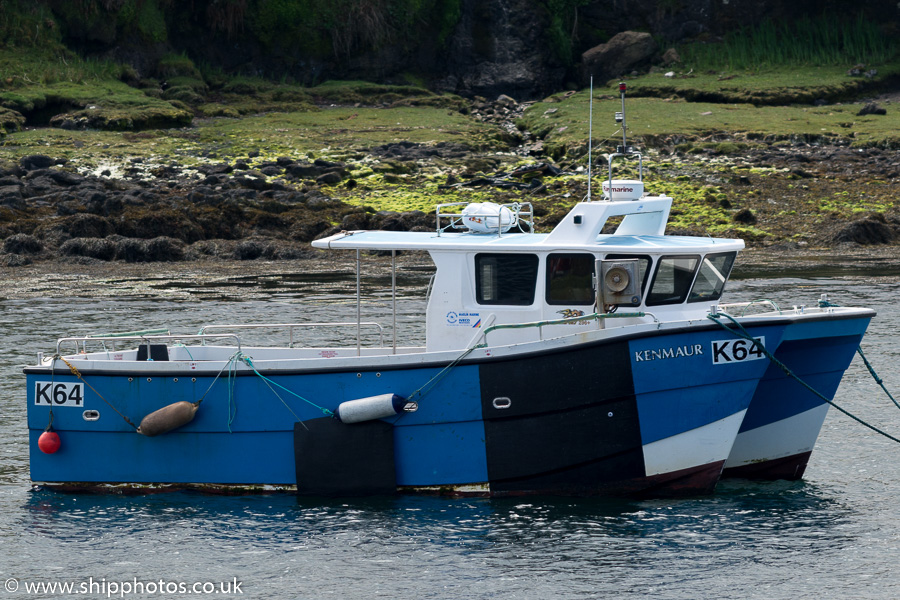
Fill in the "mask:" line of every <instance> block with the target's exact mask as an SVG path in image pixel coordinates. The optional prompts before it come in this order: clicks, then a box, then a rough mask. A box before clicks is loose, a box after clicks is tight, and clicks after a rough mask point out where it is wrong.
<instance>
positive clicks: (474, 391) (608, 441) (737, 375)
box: [26, 325, 784, 496]
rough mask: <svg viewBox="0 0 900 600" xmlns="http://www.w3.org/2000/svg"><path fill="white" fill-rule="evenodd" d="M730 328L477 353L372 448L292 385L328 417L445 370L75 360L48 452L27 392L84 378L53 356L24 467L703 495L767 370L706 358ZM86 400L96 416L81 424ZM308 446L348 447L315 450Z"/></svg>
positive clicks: (255, 483)
mask: <svg viewBox="0 0 900 600" xmlns="http://www.w3.org/2000/svg"><path fill="white" fill-rule="evenodd" d="M783 332H784V325H769V326H766V327H760V328H758V329H755V330H753V331H752V333H753V334H754V335H760V336H764V337H765V338H766V344H767V346H769V347H773V348H774V347H777V346H778V345H779V344H780V343H781V338H782V335H783ZM733 337H734V336H733V335H732V334H730V333H729V332H725V331H722V330H721V329H718V328H717V327H715V326H708V325H704V326H701V327H697V328H694V329H690V330H676V331H672V332H665V331H659V332H652V333H650V334H645V335H643V336H641V337H633V338H628V339H617V340H612V341H597V342H593V343H582V344H578V345H570V346H558V347H555V348H553V349H551V350H546V351H541V352H534V353H530V354H521V355H514V356H506V357H498V356H493V357H492V356H490V355H486V354H481V355H479V354H478V353H473V354H472V355H471V356H470V357H469V358H468V359H466V361H464V362H462V363H461V364H460V365H458V366H456V367H455V368H453V370H452V371H451V373H450V374H449V376H447V377H445V378H443V379H441V380H440V381H439V382H438V383H437V384H436V385H435V386H434V387H433V388H431V389H430V391H429V392H428V393H427V394H426V395H425V396H423V397H422V398H421V399H420V401H419V408H418V411H416V412H413V413H401V414H400V415H398V416H396V417H393V418H390V419H384V420H383V421H375V422H374V423H378V424H381V423H384V424H386V425H385V426H384V427H381V429H382V430H383V429H385V428H386V430H387V431H388V432H389V433H388V434H387V435H386V436H385V435H384V433H383V431H377V432H374V433H373V436H374V437H372V439H373V440H374V439H378V440H381V441H363V442H359V441H357V440H358V438H359V436H358V435H356V437H352V436H350V434H349V433H348V437H347V438H346V439H344V438H343V437H341V436H343V435H344V434H343V433H341V432H351V431H352V433H353V434H358V433H360V432H361V431H362V429H359V430H352V428H354V427H359V425H344V424H340V423H337V424H336V425H334V426H333V425H332V424H330V423H329V424H326V425H328V426H327V427H325V428H322V427H319V426H318V422H319V421H321V419H323V418H326V419H328V420H329V421H331V420H332V419H331V418H330V417H323V413H322V411H321V410H319V409H318V408H316V407H314V406H312V405H311V404H308V403H307V402H305V401H303V400H302V399H300V398H298V397H297V395H300V396H302V397H303V398H305V399H307V400H309V401H311V402H313V403H315V404H316V405H318V406H320V407H324V408H327V409H329V410H331V411H334V410H336V408H337V406H338V405H339V404H340V403H342V402H345V401H348V400H352V399H356V398H363V397H369V396H373V395H377V394H383V393H388V392H390V393H396V394H399V395H401V396H409V395H410V394H412V393H413V391H414V390H416V389H418V388H421V387H422V386H423V385H425V384H426V383H428V382H429V381H431V380H432V378H434V377H435V376H436V375H437V374H438V373H439V372H440V370H441V369H442V368H443V367H444V366H445V364H435V365H430V366H424V367H422V366H420V367H415V368H412V367H411V368H393V369H392V368H385V367H384V366H382V367H381V368H379V369H378V370H374V369H372V368H366V367H364V366H363V365H362V364H360V365H359V366H357V367H356V368H353V369H352V370H327V371H326V370H323V371H320V372H309V371H305V372H299V371H298V372H294V373H284V372H283V371H282V372H279V373H277V374H276V373H275V372H274V371H273V372H267V371H266V370H265V369H266V367H265V366H264V364H263V361H256V364H257V368H259V369H260V372H261V373H263V374H264V375H266V376H267V377H268V378H270V380H271V382H272V383H271V384H270V383H269V382H267V381H265V380H264V379H262V378H261V377H260V376H258V375H257V374H255V373H253V372H252V371H248V370H241V371H239V372H238V373H237V374H236V375H235V376H234V377H232V378H228V377H227V376H225V375H223V376H222V377H220V378H219V379H218V380H215V376H216V372H217V371H216V372H214V371H211V370H210V371H201V370H199V369H198V370H197V371H195V372H188V373H187V374H185V372H184V371H183V370H182V371H181V372H180V373H177V374H176V373H174V372H173V371H171V370H168V365H167V364H166V363H163V362H160V363H158V364H156V365H153V367H152V368H153V369H154V371H152V372H150V371H146V370H141V371H140V372H139V373H138V372H137V371H112V370H110V369H107V370H106V371H104V370H103V368H102V366H100V365H99V363H96V362H95V361H83V362H82V363H80V364H79V367H80V368H81V370H82V372H83V376H84V381H85V383H86V384H89V386H86V387H85V391H84V397H83V401H82V402H81V403H78V404H72V403H71V402H69V404H66V405H60V406H56V407H55V408H53V429H54V430H55V431H56V432H58V434H59V436H60V439H61V441H62V447H61V449H60V450H59V451H58V452H57V453H55V454H44V453H42V452H41V451H40V450H39V449H38V444H37V443H38V438H39V436H40V435H41V433H42V431H43V430H44V428H45V427H46V426H47V424H48V422H49V419H50V407H49V406H48V405H47V402H46V396H41V394H39V393H37V394H36V390H41V389H46V384H47V383H48V382H51V381H52V382H53V383H54V384H59V383H66V384H76V383H79V379H77V378H76V377H74V376H73V375H72V374H71V373H70V372H69V370H68V369H67V368H65V367H64V365H61V363H59V362H57V368H56V370H55V373H53V374H52V376H51V373H50V370H49V369H48V368H41V367H32V368H29V369H26V373H27V380H28V425H29V429H30V447H31V478H32V480H34V481H36V482H44V483H48V484H65V485H72V486H78V487H85V488H92V487H95V486H99V485H100V484H125V485H136V486H140V485H172V486H175V487H191V486H200V487H205V486H224V487H228V486H245V487H249V488H250V489H258V488H259V487H260V486H271V487H275V488H282V487H283V488H294V487H295V486H296V487H298V488H303V489H305V490H312V493H315V492H316V490H317V489H319V488H317V487H316V481H315V480H316V479H319V478H321V479H322V481H325V480H327V481H330V482H333V481H334V480H335V479H337V480H341V479H344V480H346V481H348V482H350V487H349V488H348V490H347V491H348V493H354V492H355V491H359V490H354V488H353V485H352V482H353V481H354V480H357V479H364V478H365V476H366V473H367V472H368V471H370V470H379V469H381V470H384V471H389V472H390V473H391V475H392V477H393V480H392V485H391V487H392V488H396V489H400V490H408V491H420V492H434V493H453V494H467V493H471V494H478V495H492V496H503V495H519V494H534V493H563V494H637V495H660V496H665V495H684V494H697V493H709V492H712V491H713V488H714V486H715V483H716V481H717V480H718V478H719V474H720V472H721V469H722V466H723V464H724V461H725V459H726V457H727V456H728V453H729V451H730V448H731V444H732V442H733V440H734V436H735V435H736V433H737V429H738V427H739V426H740V423H741V420H742V419H743V417H744V412H745V410H746V409H747V407H748V406H749V405H750V402H751V398H753V397H754V393H755V392H756V388H757V384H758V382H759V380H760V378H762V377H763V375H764V373H766V370H767V367H768V365H767V361H765V360H743V361H734V362H732V363H730V364H715V363H713V362H712V361H713V348H714V347H715V344H716V343H721V341H722V340H728V339H733ZM717 341H718V342H717ZM247 353H248V354H251V355H252V350H248V351H247ZM362 360H364V359H362ZM322 362H323V364H324V365H326V366H327V365H328V362H327V361H322ZM85 363H86V364H85ZM91 363H95V370H92V369H91ZM196 364H197V365H200V367H201V368H202V365H203V363H202V362H201V363H196ZM221 364H222V363H221V362H219V363H218V364H217V369H218V366H221ZM260 365H263V366H260ZM60 366H63V368H60ZM214 381H215V383H214ZM275 384H277V385H275ZM42 385H43V386H45V387H44V388H41V387H40V386H42ZM279 386H280V387H279ZM285 388H286V389H288V390H291V392H293V394H291V393H289V392H285V391H284V389H285ZM207 391H208V393H207ZM276 392H277V394H276ZM204 394H205V396H204ZM294 394H297V395H294ZM101 397H102V398H101ZM201 397H202V398H204V399H203V402H202V404H201V405H200V408H199V410H198V412H197V415H196V418H195V419H194V420H193V421H192V422H190V423H188V424H187V425H185V426H183V427H181V428H179V429H177V430H175V431H172V432H169V433H166V434H164V435H160V436H157V437H153V438H148V437H144V436H142V435H138V434H136V433H135V431H134V429H133V427H132V426H130V425H129V424H128V423H126V422H125V421H124V419H123V418H121V417H119V416H118V415H117V414H116V413H115V412H114V411H113V409H112V407H111V406H110V405H112V406H114V407H115V409H116V410H117V411H119V412H121V413H122V414H123V415H126V416H128V417H129V418H130V419H131V420H132V421H133V422H135V423H138V422H139V421H140V419H141V418H142V417H143V416H144V415H147V414H149V413H151V412H153V411H155V410H157V409H159V408H161V407H163V406H166V405H169V404H172V403H174V402H178V401H181V400H185V401H188V402H196V401H197V400H198V399H200V398H201ZM36 398H37V399H38V400H39V402H40V403H38V404H36ZM85 411H97V412H98V413H99V415H100V418H99V419H97V420H94V421H86V420H85V418H84V413H85ZM298 422H300V424H299V425H298ZM310 423H312V424H314V425H315V426H308V425H307V424H310ZM376 429H377V427H376ZM322 432H326V433H322ZM367 435H368V434H367ZM315 436H329V437H327V438H322V437H319V438H316V437H315ZM334 436H338V437H337V438H335V437H334ZM379 436H380V437H379ZM298 437H303V440H301V441H302V443H301V441H298ZM362 437H364V438H365V437H366V436H365V435H364V436H362ZM316 439H319V440H322V442H323V443H322V444H321V447H322V448H326V447H327V448H332V449H336V450H329V452H333V451H334V452H338V453H339V454H342V456H334V457H333V459H332V457H330V456H321V455H320V453H317V452H315V449H316V442H315V440H316ZM367 439H368V438H367ZM310 440H312V441H311V442H310ZM310 443H312V444H313V446H312V448H313V451H309V450H308V449H309V448H310V446H309V444H310ZM304 444H306V445H304ZM360 444H361V445H360ZM366 444H375V445H374V446H372V445H366ZM385 444H387V446H385ZM302 448H306V450H302V451H301V449H302ZM386 449H387V450H386ZM345 450H346V452H345ZM344 454H346V456H344ZM376 457H379V458H376ZM388 462H389V463H391V464H390V465H387V464H385V463H388ZM376 463H377V464H376ZM382 467H383V469H382ZM335 471H338V473H337V477H336V473H335ZM300 473H302V475H298V474H300ZM298 478H300V479H298ZM328 489H330V488H328ZM363 491H364V490H363ZM338 493H340V490H338Z"/></svg>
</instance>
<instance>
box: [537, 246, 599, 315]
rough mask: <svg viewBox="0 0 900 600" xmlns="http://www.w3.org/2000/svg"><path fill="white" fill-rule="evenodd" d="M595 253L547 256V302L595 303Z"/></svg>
mask: <svg viewBox="0 0 900 600" xmlns="http://www.w3.org/2000/svg"><path fill="white" fill-rule="evenodd" d="M593 274H594V255H593V254H551V255H549V256H548V257H547V304H593V303H594V287H593V283H592V279H593Z"/></svg>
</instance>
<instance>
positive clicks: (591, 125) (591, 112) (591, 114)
mask: <svg viewBox="0 0 900 600" xmlns="http://www.w3.org/2000/svg"><path fill="white" fill-rule="evenodd" d="M623 102H624V99H623ZM588 106H589V107H590V108H588V180H587V184H588V192H587V201H588V202H590V201H591V163H592V162H594V161H593V157H592V156H591V141H592V140H591V138H592V137H594V77H593V76H591V92H590V101H589V102H588Z"/></svg>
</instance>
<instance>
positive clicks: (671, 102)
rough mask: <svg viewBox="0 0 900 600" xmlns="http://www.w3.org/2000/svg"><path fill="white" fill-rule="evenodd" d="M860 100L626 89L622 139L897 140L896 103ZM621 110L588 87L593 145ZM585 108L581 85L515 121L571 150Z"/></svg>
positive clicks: (583, 141)
mask: <svg viewBox="0 0 900 600" xmlns="http://www.w3.org/2000/svg"><path fill="white" fill-rule="evenodd" d="M748 79H750V76H748ZM862 107H863V104H862V103H845V104H829V105H825V106H810V105H805V106H804V105H791V106H756V105H753V104H718V103H709V102H688V101H685V100H684V99H681V98H665V99H661V98H634V97H632V98H626V123H627V125H628V136H629V139H630V140H631V141H633V142H634V143H636V144H640V143H642V142H643V143H644V144H659V143H661V142H662V141H664V139H665V138H672V139H673V140H676V143H678V142H691V141H702V140H703V139H704V138H709V137H711V136H714V135H721V136H727V137H732V138H736V139H737V140H738V141H742V140H743V141H749V142H753V141H762V140H772V141H779V140H788V139H792V138H802V139H808V140H810V141H815V140H823V141H829V142H832V143H833V142H835V141H837V140H847V141H849V142H850V143H851V144H852V145H856V146H866V145H874V146H885V147H897V146H900V136H898V131H900V106H898V105H892V104H889V103H885V104H884V107H885V108H886V110H887V114H886V115H865V116H859V115H857V113H858V112H859V111H860V109H861V108H862ZM621 110H622V105H621V101H620V100H619V98H618V97H616V96H613V95H611V94H609V93H604V91H603V90H601V91H598V90H597V89H596V88H595V90H594V107H593V111H594V112H593V119H594V131H593V140H594V148H596V149H597V150H598V151H600V152H608V151H610V150H612V149H614V147H615V145H616V144H617V143H621V141H620V140H621V129H620V128H619V125H618V124H617V123H615V122H614V120H613V115H614V114H615V113H616V112H617V111H621ZM588 112H589V98H588V93H587V92H586V91H582V92H578V93H575V94H571V95H569V96H564V95H556V96H551V97H550V98H548V99H545V100H544V101H543V102H538V103H535V104H534V105H533V106H531V107H530V108H529V109H528V110H527V111H526V112H525V114H524V115H523V118H522V126H523V127H525V128H527V129H528V130H529V131H531V132H533V133H535V134H536V135H538V136H539V137H542V138H543V139H544V147H545V149H546V150H547V151H548V153H549V154H550V155H551V156H554V157H556V158H557V159H561V158H562V157H565V156H566V155H567V154H573V155H575V156H578V155H581V154H584V152H585V151H586V147H587V138H588Z"/></svg>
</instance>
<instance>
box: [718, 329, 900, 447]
mask: <svg viewBox="0 0 900 600" xmlns="http://www.w3.org/2000/svg"><path fill="white" fill-rule="evenodd" d="M720 314H721V316H724V317H727V318H728V319H729V320H730V321H731V322H732V323H734V324H735V326H736V327H737V329H732V328H730V327H728V326H727V325H726V324H725V323H723V322H722V321H720V320H719V319H718V318H716V315H706V316H707V317H708V318H709V319H710V320H711V321H713V322H715V323H717V324H718V325H719V326H721V327H722V328H723V329H725V330H726V331H730V332H731V333H733V334H735V335H737V336H738V337H741V338H744V339H745V340H748V341H749V342H750V343H752V344H753V345H754V346H756V347H757V348H758V349H759V350H760V351H761V352H762V353H763V354H765V355H766V358H768V359H769V360H770V361H772V363H774V364H775V365H776V366H778V368H780V369H781V370H782V371H784V373H785V375H787V376H788V377H791V378H792V379H794V380H795V381H797V383H799V384H800V385H802V386H803V387H805V388H806V389H807V390H809V391H810V392H812V393H813V394H815V395H816V396H818V397H819V398H820V399H822V400H824V401H825V402H827V403H828V404H830V405H831V406H833V407H834V408H836V409H837V410H838V411H840V412H842V413H844V414H845V415H847V416H848V417H850V418H851V419H853V420H854V421H856V422H857V423H859V424H860V425H863V426H865V427H868V428H869V429H871V430H872V431H874V432H875V433H878V434H880V435H883V436H884V437H886V438H887V439H889V440H891V441H894V442H897V443H898V444H900V439H897V438H895V437H894V436H892V435H891V434H889V433H887V432H885V431H882V430H881V429H879V428H877V427H875V426H874V425H871V424H869V423H867V422H865V421H863V420H862V419H860V418H859V417H857V416H856V415H854V414H853V413H851V412H849V411H847V410H845V409H843V408H841V407H840V406H838V405H837V404H835V403H834V402H833V401H832V400H829V399H828V398H827V397H825V396H823V395H822V394H820V393H819V392H818V391H817V390H815V389H813V387H812V386H810V385H809V384H808V383H806V382H805V381H803V380H802V379H800V377H798V376H797V375H796V374H795V373H794V372H793V371H791V369H790V368H789V367H788V366H787V365H785V364H784V363H783V362H781V361H780V360H778V359H777V358H775V356H774V355H772V353H771V352H769V351H768V350H767V349H766V348H765V346H763V345H762V343H760V341H759V340H757V339H756V338H754V337H753V336H752V335H750V333H749V332H748V331H747V330H746V329H745V328H744V326H743V325H741V324H740V323H739V322H738V321H737V319H735V318H734V317H732V316H731V315H729V314H727V313H720Z"/></svg>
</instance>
